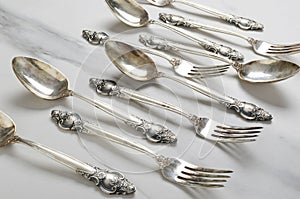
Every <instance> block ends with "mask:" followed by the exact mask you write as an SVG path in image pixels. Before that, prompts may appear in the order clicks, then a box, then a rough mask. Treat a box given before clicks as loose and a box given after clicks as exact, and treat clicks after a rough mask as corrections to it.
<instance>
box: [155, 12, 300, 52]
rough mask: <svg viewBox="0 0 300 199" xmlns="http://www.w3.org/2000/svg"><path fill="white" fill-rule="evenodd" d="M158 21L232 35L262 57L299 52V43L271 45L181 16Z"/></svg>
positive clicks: (167, 16) (165, 15)
mask: <svg viewBox="0 0 300 199" xmlns="http://www.w3.org/2000/svg"><path fill="white" fill-rule="evenodd" d="M160 19H161V20H162V21H164V22H165V23H168V24H172V25H175V26H185V27H187V28H198V29H200V30H204V31H212V32H219V33H223V34H227V35H232V36H235V37H239V38H241V39H243V40H245V41H247V42H248V43H249V44H250V45H251V46H252V49H253V51H254V52H256V53H257V54H259V55H264V56H278V55H290V54H295V53H299V52H300V43H296V44H272V43H269V42H266V41H262V40H258V39H254V38H252V37H248V36H245V35H243V34H240V33H237V32H234V31H231V30H226V29H222V28H217V27H213V26H208V25H204V24H201V23H199V22H197V21H194V20H190V19H185V18H184V17H182V16H178V15H172V14H165V13H161V14H160Z"/></svg>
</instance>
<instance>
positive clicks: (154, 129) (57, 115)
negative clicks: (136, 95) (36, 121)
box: [51, 110, 176, 144]
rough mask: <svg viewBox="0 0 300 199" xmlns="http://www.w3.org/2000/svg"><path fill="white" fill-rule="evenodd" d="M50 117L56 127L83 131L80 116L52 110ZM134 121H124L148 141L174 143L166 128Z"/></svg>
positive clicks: (174, 137)
mask: <svg viewBox="0 0 300 199" xmlns="http://www.w3.org/2000/svg"><path fill="white" fill-rule="evenodd" d="M51 117H52V119H53V120H54V121H55V122H56V123H57V125H58V126H59V127H60V128H62V129H64V130H71V131H79V132H81V131H83V132H84V131H85V129H84V127H83V125H84V121H82V119H81V118H80V116H79V115H78V114H76V113H72V112H66V111H58V110H53V111H52V112H51ZM136 119H138V120H139V122H135V121H132V120H128V121H125V123H126V124H127V125H129V126H131V127H133V128H134V129H136V130H137V131H138V132H141V133H142V134H143V135H145V136H146V138H147V139H148V140H149V141H151V142H154V143H166V144H170V143H173V142H176V135H175V134H174V133H172V132H171V131H170V130H169V129H167V128H166V127H164V126H162V125H159V124H155V123H150V122H148V121H146V120H143V119H141V118H138V117H137V118H136ZM85 133H86V132H85Z"/></svg>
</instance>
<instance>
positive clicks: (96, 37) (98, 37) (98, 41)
mask: <svg viewBox="0 0 300 199" xmlns="http://www.w3.org/2000/svg"><path fill="white" fill-rule="evenodd" d="M82 37H83V38H84V39H85V40H86V41H88V42H89V43H90V44H92V45H101V46H102V45H104V46H105V48H106V45H105V42H107V41H108V35H107V34H106V33H104V32H96V31H90V30H83V31H82ZM113 40H116V39H113ZM130 45H132V46H134V47H135V48H137V49H139V50H141V51H143V52H145V53H149V54H152V55H155V56H159V57H161V58H163V59H165V60H167V61H168V62H169V63H170V64H171V65H172V68H173V70H174V71H175V72H176V74H178V75H180V76H183V77H190V78H209V77H216V76H220V75H223V74H224V73H225V72H227V70H228V69H229V67H228V65H213V66H202V65H200V64H195V63H192V62H190V61H187V60H184V59H181V58H179V57H174V56H170V55H169V54H166V53H164V52H160V51H158V50H154V49H149V48H145V47H142V46H137V45H135V44H130Z"/></svg>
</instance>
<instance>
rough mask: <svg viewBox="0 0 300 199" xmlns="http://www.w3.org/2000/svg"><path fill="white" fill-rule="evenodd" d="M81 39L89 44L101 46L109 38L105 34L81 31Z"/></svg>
mask: <svg viewBox="0 0 300 199" xmlns="http://www.w3.org/2000/svg"><path fill="white" fill-rule="evenodd" d="M82 37H83V38H84V39H85V40H87V41H88V42H89V43H90V44H93V45H100V46H103V45H104V43H105V42H106V41H107V40H108V39H109V36H108V35H107V34H106V33H105V32H96V31H91V30H83V31H82Z"/></svg>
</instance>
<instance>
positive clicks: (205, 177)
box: [51, 110, 233, 188]
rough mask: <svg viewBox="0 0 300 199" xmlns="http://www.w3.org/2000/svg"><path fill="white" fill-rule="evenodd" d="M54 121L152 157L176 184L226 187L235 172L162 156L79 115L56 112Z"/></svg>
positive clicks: (164, 173) (69, 128)
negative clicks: (225, 184)
mask: <svg viewBox="0 0 300 199" xmlns="http://www.w3.org/2000/svg"><path fill="white" fill-rule="evenodd" d="M51 118H52V119H53V121H54V122H55V123H56V124H57V125H58V127H60V128H61V129H63V130H69V131H77V132H78V133H84V134H87V135H92V136H99V137H101V138H104V139H106V140H109V141H112V142H115V143H117V144H119V145H123V146H126V147H129V148H131V149H134V150H137V151H139V152H142V153H144V154H146V155H148V156H149V157H151V158H153V159H154V160H156V163H157V164H158V165H159V167H160V170H161V174H162V176H163V177H164V178H165V179H167V180H168V181H170V182H173V183H177V184H180V185H185V186H192V187H206V188H220V187H224V183H225V182H227V180H228V179H229V178H230V174H231V173H232V172H233V171H231V170H219V169H211V168H204V167H200V166H197V165H193V164H191V163H188V162H186V161H184V160H182V159H179V158H175V157H174V158H173V157H167V156H164V155H161V154H158V153H156V152H154V151H152V150H151V149H149V148H147V147H145V146H144V145H142V144H140V143H137V142H134V141H132V140H130V139H127V138H125V137H121V136H118V135H114V134H113V133H110V132H108V131H105V130H103V129H101V128H100V127H99V126H98V125H96V124H92V123H90V122H87V121H84V120H83V119H81V117H80V115H78V114H77V113H72V112H66V111H60V110H53V111H52V112H51Z"/></svg>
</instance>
